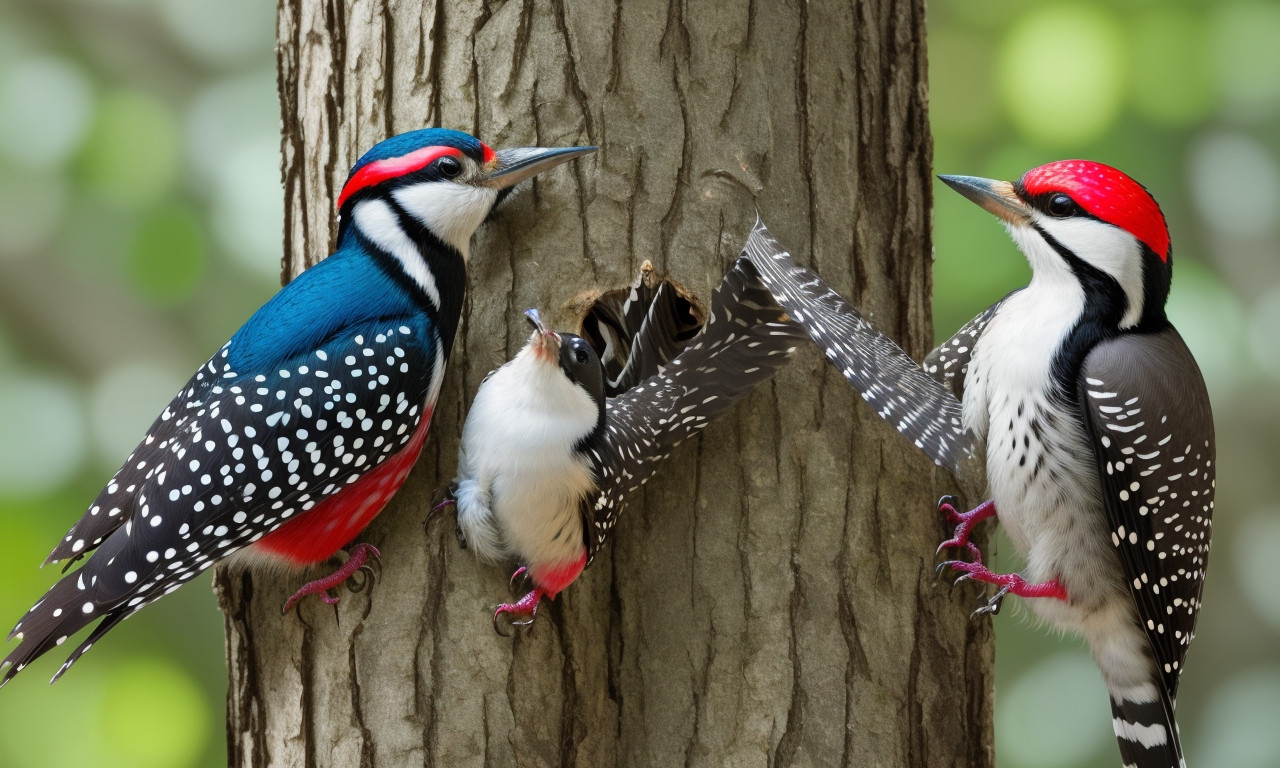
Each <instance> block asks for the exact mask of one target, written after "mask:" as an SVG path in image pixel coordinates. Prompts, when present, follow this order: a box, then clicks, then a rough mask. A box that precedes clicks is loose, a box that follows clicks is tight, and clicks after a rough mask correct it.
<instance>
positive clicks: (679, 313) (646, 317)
mask: <svg viewBox="0 0 1280 768" xmlns="http://www.w3.org/2000/svg"><path fill="white" fill-rule="evenodd" d="M705 320H706V314H705V313H704V312H703V310H702V308H701V307H700V306H699V305H698V303H697V300H696V299H695V298H694V297H693V294H691V293H690V292H689V291H687V290H685V289H684V287H682V286H680V285H679V284H677V283H676V282H675V281H673V280H670V279H668V278H667V277H665V276H663V275H661V274H659V273H658V271H657V270H656V269H655V268H654V266H653V264H652V263H650V262H648V261H646V262H645V263H644V264H643V265H641V267H640V275H639V276H638V277H637V278H636V280H635V282H634V283H632V284H631V286H630V287H629V288H618V289H616V290H612V291H606V292H604V293H602V294H600V295H599V296H598V297H596V298H595V300H594V301H591V302H590V304H589V306H588V307H587V309H586V314H585V315H584V316H583V318H582V337H583V338H585V339H586V340H587V342H588V343H589V344H591V346H592V347H593V348H594V349H595V351H596V354H597V355H599V356H600V362H601V363H603V364H604V373H605V394H606V396H608V397H614V396H615V395H618V394H621V393H623V392H625V391H627V390H628V389H630V388H632V387H634V386H635V385H637V384H639V383H640V382H642V381H644V380H645V379H647V378H649V377H650V376H653V375H654V374H657V373H661V372H662V370H663V369H664V368H665V367H666V365H667V364H668V363H670V362H671V361H672V360H674V359H675V357H676V355H678V354H680V350H682V349H684V347H685V345H686V344H688V343H689V341H690V340H691V339H692V338H693V337H695V336H697V335H698V332H699V331H700V330H702V324H703V323H704V322H705Z"/></svg>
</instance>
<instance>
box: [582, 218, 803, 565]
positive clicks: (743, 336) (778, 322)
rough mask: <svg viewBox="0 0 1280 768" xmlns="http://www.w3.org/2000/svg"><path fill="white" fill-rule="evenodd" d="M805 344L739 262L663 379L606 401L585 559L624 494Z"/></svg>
mask: <svg viewBox="0 0 1280 768" xmlns="http://www.w3.org/2000/svg"><path fill="white" fill-rule="evenodd" d="M751 237H752V238H758V237H760V234H759V233H758V232H753V233H752V235H751ZM750 244H751V241H748V247H750ZM804 338H805V336H804V332H803V331H802V330H801V329H800V328H799V327H798V326H797V325H796V324H795V323H793V322H791V321H790V320H789V319H788V318H787V315H786V311H785V310H784V309H783V308H782V307H781V306H780V305H779V304H778V303H777V302H776V301H775V300H774V298H773V295H772V294H771V293H770V292H769V291H768V290H767V289H766V288H765V287H764V285H763V283H762V282H761V281H760V278H759V274H758V273H757V271H756V269H755V267H754V265H753V264H752V263H751V262H750V261H748V260H747V259H746V258H745V257H744V258H739V259H738V261H737V263H735V264H734V266H733V268H732V269H730V270H729V272H728V274H726V275H725V278H724V280H723V281H722V282H721V283H720V286H719V287H718V288H717V289H716V291H715V293H714V294H713V295H712V297H711V306H710V310H709V314H708V316H707V321H706V324H705V325H704V326H703V329H702V331H701V333H699V335H698V336H697V337H695V338H694V339H693V341H691V342H689V344H688V345H687V346H685V347H684V349H683V351H681V352H680V354H679V355H678V356H677V357H676V358H675V360H673V361H672V362H671V363H670V364H669V365H667V366H666V367H665V368H664V369H663V371H662V373H660V374H656V375H654V376H650V377H649V378H648V379H645V380H644V381H643V382H641V383H640V384H638V385H636V386H635V387H633V388H631V389H629V390H627V391H626V392H624V393H623V394H621V395H619V396H617V397H612V398H609V400H608V401H607V407H606V424H605V429H604V432H603V434H602V437H601V439H600V440H599V441H597V442H596V443H594V444H591V445H588V447H587V448H586V452H587V455H588V458H589V460H590V463H591V467H592V471H593V473H594V475H595V477H596V483H597V488H596V493H595V494H594V495H593V496H591V497H589V498H587V499H585V500H584V501H583V504H582V514H583V518H584V520H585V521H586V523H587V525H586V531H585V532H586V535H587V536H588V538H589V542H588V554H589V557H594V555H595V553H596V552H597V551H599V549H600V547H601V546H602V545H603V544H604V542H605V541H606V540H607V538H608V535H609V532H610V530H611V529H612V528H613V526H614V525H615V523H616V522H617V519H618V514H619V513H620V512H621V510H622V506H623V501H624V499H625V498H626V496H627V494H629V493H631V492H633V491H635V490H637V489H638V488H639V487H640V486H642V485H643V484H645V483H646V482H648V480H649V479H650V478H651V477H653V475H654V473H655V472H656V471H657V469H658V465H659V464H660V463H661V462H662V461H663V460H664V459H666V458H667V456H668V455H669V454H670V452H671V450H672V449H673V448H675V447H676V446H677V445H679V444H680V443H681V442H683V441H684V440H686V439H688V438H689V437H691V436H692V435H693V434H694V433H696V432H698V431H699V430H701V429H703V428H704V427H706V426H707V425H708V424H709V423H711V421H712V420H713V419H715V418H716V417H717V416H719V415H720V414H722V413H723V412H725V411H726V410H728V409H729V408H730V407H731V406H732V405H733V404H734V403H736V402H737V401H738V400H739V399H741V398H742V397H743V396H744V395H745V394H746V393H747V392H748V391H750V390H751V389H752V388H753V387H755V386H756V385H758V384H761V383H763V382H765V381H767V380H769V379H770V378H772V377H773V375H774V374H775V373H777V372H778V370H779V369H781V368H782V367H783V366H784V365H786V364H787V363H788V362H790V360H791V356H792V353H793V352H794V351H795V350H796V348H797V346H798V344H799V343H800V342H801V341H802V340H803V339H804Z"/></svg>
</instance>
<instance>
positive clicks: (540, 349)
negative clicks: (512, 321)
mask: <svg viewBox="0 0 1280 768" xmlns="http://www.w3.org/2000/svg"><path fill="white" fill-rule="evenodd" d="M524 316H525V319H527V320H528V321H529V325H532V326H533V335H532V336H530V337H529V346H530V347H531V348H532V349H533V354H534V357H536V358H538V359H539V360H542V361H544V362H548V363H552V364H554V365H558V364H559V360H560V334H558V333H556V332H555V331H549V330H547V326H545V325H543V324H542V316H541V315H539V314H538V310H536V309H526V310H525V312H524Z"/></svg>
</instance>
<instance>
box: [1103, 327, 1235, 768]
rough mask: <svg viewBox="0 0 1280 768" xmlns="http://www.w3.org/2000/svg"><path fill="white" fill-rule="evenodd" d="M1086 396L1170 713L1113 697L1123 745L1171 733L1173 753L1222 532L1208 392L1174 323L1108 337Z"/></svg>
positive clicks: (1106, 488)
mask: <svg viewBox="0 0 1280 768" xmlns="http://www.w3.org/2000/svg"><path fill="white" fill-rule="evenodd" d="M1078 397H1079V406H1080V409H1081V411H1083V413H1084V415H1085V423H1086V426H1087V427H1088V430H1089V436H1090V438H1091V443H1092V444H1093V446H1094V452H1095V454H1096V456H1097V460H1098V473H1099V477H1100V478H1101V484H1102V495H1103V503H1104V507H1105V509H1106V514H1107V522H1108V524H1109V526H1110V528H1111V530H1110V532H1109V533H1110V535H1111V543H1112V544H1113V545H1114V546H1115V549H1116V553H1117V555H1118V557H1119V558H1120V562H1121V564H1122V566H1123V570H1124V575H1125V578H1126V581H1127V582H1128V587H1129V591H1130V593H1131V594H1132V595H1133V599H1134V602H1135V603H1136V606H1137V613H1138V620H1139V623H1141V624H1142V630H1143V631H1144V633H1145V635H1146V638H1147V640H1148V641H1149V643H1150V648H1151V655H1152V657H1153V660H1154V666H1155V674H1156V675H1157V678H1158V679H1157V680H1156V681H1153V682H1154V683H1155V685H1154V686H1153V689H1154V691H1155V692H1157V693H1158V694H1159V702H1158V703H1159V704H1160V706H1161V710H1162V711H1165V712H1167V713H1168V718H1167V722H1166V721H1162V720H1157V719H1154V718H1153V717H1152V712H1150V711H1147V710H1150V709H1151V707H1150V706H1148V707H1146V709H1142V708H1141V707H1138V706H1136V705H1135V704H1134V703H1133V702H1129V701H1122V702H1120V704H1117V705H1115V708H1116V711H1117V714H1116V734H1117V736H1118V737H1120V741H1121V750H1122V751H1124V750H1125V748H1126V747H1125V743H1124V742H1125V741H1126V739H1127V740H1128V741H1131V742H1138V743H1141V744H1142V750H1145V751H1150V750H1151V749H1153V748H1154V747H1155V746H1159V744H1161V743H1163V742H1161V741H1160V738H1159V737H1160V736H1161V735H1162V734H1163V735H1164V736H1165V739H1166V741H1167V743H1168V744H1169V745H1170V746H1169V747H1168V749H1169V750H1170V751H1172V750H1173V749H1175V748H1176V746H1177V737H1176V732H1174V733H1169V732H1170V731H1172V730H1173V725H1172V723H1173V717H1172V714H1173V702H1174V700H1175V699H1176V697H1177V691H1178V680H1179V676H1180V675H1181V674H1182V667H1183V663H1184V661H1185V660H1186V654H1187V649H1188V648H1189V646H1190V645H1191V641H1192V639H1194V637H1195V624H1196V617H1197V614H1198V613H1199V611H1200V596H1201V593H1202V591H1203V588H1204V576H1205V566H1206V564H1207V562H1208V557H1209V542H1210V538H1211V535H1212V532H1213V506H1214V493H1215V486H1216V480H1215V477H1216V469H1217V468H1216V465H1215V461H1216V453H1215V442H1214V429H1213V414H1212V412H1211V410H1210V406H1209V397H1208V393H1207V392H1206V390H1205V386H1204V380H1203V378H1202V377H1201V376H1200V373H1199V368H1198V367H1197V365H1196V362H1195V360H1194V358H1192V356H1191V352H1190V351H1189V350H1188V349H1187V347H1186V344H1185V343H1183V341H1182V338H1181V337H1180V336H1179V335H1178V332H1177V331H1175V330H1173V329H1172V328H1168V329H1165V330H1163V331H1160V332H1158V333H1153V334H1125V335H1122V336H1119V337H1116V338H1114V339H1110V340H1107V341H1103V342H1101V343H1099V344H1098V345H1097V346H1096V347H1094V349H1093V350H1092V351H1091V352H1090V353H1089V355H1088V356H1087V357H1086V358H1085V361H1084V364H1083V365H1082V366H1081V370H1080V381H1079V395H1078ZM1114 697H1115V694H1114V692H1113V698H1114ZM1134 698H1139V699H1141V698H1143V697H1141V696H1138V697H1134ZM1139 703H1142V702H1139ZM1132 749H1134V750H1136V749H1137V748H1136V747H1133V748H1132ZM1132 754H1133V755H1138V754H1139V752H1137V751H1134V752H1132ZM1161 754H1163V753H1161ZM1128 759H1130V753H1128V752H1126V760H1128ZM1134 764H1136V765H1139V766H1142V768H1147V766H1154V765H1168V764H1169V762H1168V760H1165V761H1164V762H1158V761H1152V760H1146V759H1136V758H1135V761H1134Z"/></svg>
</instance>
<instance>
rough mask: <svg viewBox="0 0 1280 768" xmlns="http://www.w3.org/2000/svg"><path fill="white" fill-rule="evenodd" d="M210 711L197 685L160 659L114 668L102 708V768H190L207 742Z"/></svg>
mask: <svg viewBox="0 0 1280 768" xmlns="http://www.w3.org/2000/svg"><path fill="white" fill-rule="evenodd" d="M209 719H210V712H209V711H208V710H207V708H206V707H205V703H204V699H203V698H202V697H201V696H200V689H199V687H198V686H197V684H196V682H195V681H194V680H192V679H191V677H190V676H189V675H188V674H187V673H186V672H185V671H184V670H183V669H181V668H179V667H177V666H175V665H174V664H173V663H171V662H169V661H166V660H164V659H162V658H158V657H146V658H140V657H135V658H132V659H129V660H127V661H124V662H117V663H115V664H114V665H112V667H111V670H110V671H109V672H108V673H107V680H106V689H105V690H104V692H103V696H102V703H101V706H100V707H99V709H98V727H99V738H100V739H101V740H102V742H103V747H105V749H104V750H103V752H102V754H104V755H109V756H110V762H109V763H103V762H97V763H96V765H98V766H100V768H113V767H114V766H119V767H120V768H169V767H170V766H175V765H189V764H191V763H192V762H194V761H195V759H196V758H197V757H198V756H199V755H200V753H201V752H202V751H203V750H204V748H205V743H206V742H207V741H208V738H209Z"/></svg>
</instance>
